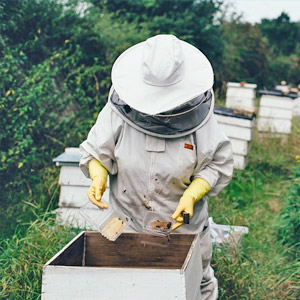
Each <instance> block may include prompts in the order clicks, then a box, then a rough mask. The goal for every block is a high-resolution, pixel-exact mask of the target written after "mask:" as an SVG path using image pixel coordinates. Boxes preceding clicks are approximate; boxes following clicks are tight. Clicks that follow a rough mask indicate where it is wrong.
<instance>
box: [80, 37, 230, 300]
mask: <svg viewBox="0 0 300 300" xmlns="http://www.w3.org/2000/svg"><path fill="white" fill-rule="evenodd" d="M213 77H214V76H213V70H212V67H211V64H210V63H209V61H208V59H207V58H206V57H205V56H204V55H203V53H201V52H200V51H199V50H198V49H197V48H195V47H194V46H192V45H190V44H188V43H186V42H184V41H182V40H179V39H178V38H176V37H175V36H173V35H157V36H154V37H152V38H149V39H147V40H146V41H144V42H141V43H139V44H137V45H135V46H133V47H131V48H129V49H127V50H126V51H125V52H124V53H122V54H121V55H120V56H119V58H118V59H117V60H116V61H115V63H114V65H113V68H112V75H111V79H112V87H111V90H110V93H109V97H108V103H107V104H106V105H105V107H104V108H103V109H102V111H101V112H100V113H99V116H98V119H97V122H96V124H95V125H94V126H93V127H92V129H91V130H90V132H89V134H88V137H87V140H86V141H84V142H83V143H82V144H81V145H80V150H81V154H82V158H81V161H80V167H81V169H82V171H83V172H84V174H85V175H86V176H88V177H89V176H90V177H91V178H92V184H91V187H90V189H89V192H88V196H89V199H90V200H91V201H92V202H93V203H94V204H95V205H97V206H99V207H100V208H106V207H108V204H107V203H105V202H103V201H101V196H102V194H103V193H104V191H105V189H106V181H107V176H108V174H109V178H110V204H109V205H112V207H113V208H114V209H118V210H121V211H122V212H123V213H125V214H126V215H128V216H130V217H131V218H132V221H133V223H132V228H131V230H134V231H142V229H143V218H144V216H145V214H146V213H147V212H148V211H149V210H156V211H160V212H163V213H167V214H169V215H170V216H172V218H173V219H175V220H176V223H175V224H174V225H173V229H175V228H177V229H176V232H180V233H200V243H201V251H202V253H201V254H202V264H203V281H202V283H201V287H200V290H201V295H202V298H201V299H216V298H217V293H218V289H217V280H216V278H215V277H214V272H213V269H212V268H211V267H210V260H211V256H212V247H211V240H210V228H209V223H208V210H207V202H206V197H204V196H205V195H207V196H214V195H216V194H217V193H219V192H220V191H221V190H222V189H223V188H224V187H225V186H226V185H227V184H228V183H229V181H230V179H231V176H232V171H233V158H232V148H231V144H230V141H229V140H228V138H227V137H226V136H225V135H224V134H223V132H222V131H221V130H220V128H219V126H218V124H217V121H216V119H215V116H214V114H213V108H214V94H213V91H212V86H213ZM182 212H187V213H189V214H190V217H191V220H190V224H189V225H185V226H181V225H182V224H183V218H182V215H181V213H182Z"/></svg>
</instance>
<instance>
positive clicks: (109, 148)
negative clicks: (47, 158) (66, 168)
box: [79, 104, 123, 208]
mask: <svg viewBox="0 0 300 300" xmlns="http://www.w3.org/2000/svg"><path fill="white" fill-rule="evenodd" d="M122 122H123V121H122V120H120V118H118V117H117V116H116V114H115V113H114V112H113V111H112V109H111V107H110V104H106V105H105V107H104V108H103V109H102V111H101V112H100V113H99V116H98V119H97V122H96V124H95V125H94V126H93V127H92V129H91V130H90V132H89V134H88V137H87V139H86V140H85V141H84V142H83V143H82V144H81V145H80V153H81V160H80V164H79V166H80V169H81V170H82V172H83V173H84V174H85V176H86V177H90V178H91V179H92V184H91V186H90V189H89V191H88V196H89V199H90V200H91V202H92V203H94V204H95V205H97V206H98V207H100V208H106V207H108V204H107V203H105V202H103V201H101V197H102V195H103V193H104V191H105V189H106V182H107V176H108V174H111V175H114V174H116V173H117V172H118V169H117V164H116V162H115V156H114V149H115V144H116V141H117V139H118V136H119V134H120V131H121V128H122V126H123V124H122Z"/></svg>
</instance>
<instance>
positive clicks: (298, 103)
mask: <svg viewBox="0 0 300 300" xmlns="http://www.w3.org/2000/svg"><path fill="white" fill-rule="evenodd" d="M293 116H294V117H298V116H300V97H298V98H297V99H295V100H294V106H293Z"/></svg>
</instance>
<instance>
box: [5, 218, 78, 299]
mask: <svg viewBox="0 0 300 300" xmlns="http://www.w3.org/2000/svg"><path fill="white" fill-rule="evenodd" d="M76 233H78V230H72V229H70V228H64V227H62V226H56V225H55V219H54V217H53V216H51V215H48V214H44V215H43V216H41V217H39V218H38V219H37V220H36V221H35V222H32V223H31V224H30V226H29V227H28V229H27V232H26V234H25V236H24V237H22V238H20V237H18V236H17V235H14V236H13V237H12V238H11V239H9V240H7V241H6V243H5V245H4V247H3V249H2V253H1V255H0V266H1V267H0V278H1V280H0V299H9V300H19V299H20V300H21V299H22V300H25V299H40V295H41V282H42V268H43V265H44V264H45V263H46V262H47V261H48V260H49V259H50V258H51V257H52V256H53V255H54V254H56V253H57V252H58V251H59V250H60V249H61V248H62V247H63V246H64V245H65V244H66V243H67V242H68V241H69V240H71V239H72V238H73V237H74V236H75V234H76Z"/></svg>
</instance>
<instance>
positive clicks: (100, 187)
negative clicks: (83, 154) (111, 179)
mask: <svg viewBox="0 0 300 300" xmlns="http://www.w3.org/2000/svg"><path fill="white" fill-rule="evenodd" d="M89 172H90V177H91V179H92V180H93V182H92V184H91V186H90V188H89V190H88V197H89V199H90V201H91V202H92V203H93V204H95V205H97V206H98V207H99V208H108V203H106V202H103V201H101V197H102V195H103V193H104V192H105V190H106V182H107V176H108V172H107V170H106V169H105V167H104V166H103V165H102V164H101V163H100V161H98V160H97V159H93V160H91V161H90V162H89Z"/></svg>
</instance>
